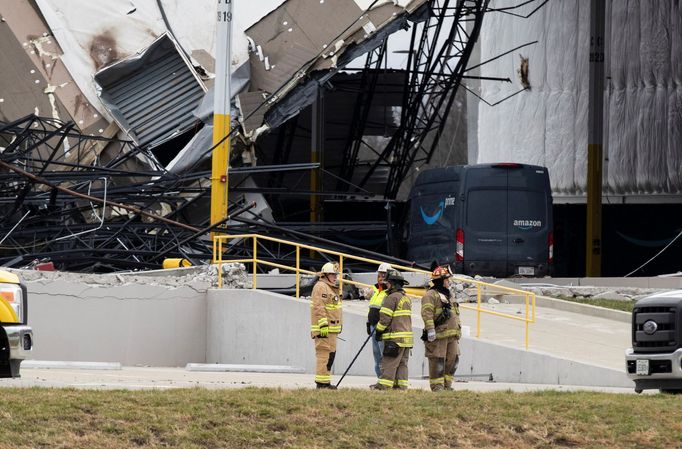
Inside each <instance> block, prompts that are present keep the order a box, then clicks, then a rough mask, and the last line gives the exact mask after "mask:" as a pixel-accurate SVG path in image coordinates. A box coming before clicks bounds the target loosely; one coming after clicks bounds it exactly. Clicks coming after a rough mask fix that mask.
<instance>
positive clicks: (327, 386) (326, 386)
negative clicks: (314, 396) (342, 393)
mask: <svg viewBox="0 0 682 449" xmlns="http://www.w3.org/2000/svg"><path fill="white" fill-rule="evenodd" d="M315 384H317V388H318V389H324V390H336V386H335V385H332V384H321V383H319V382H315Z"/></svg>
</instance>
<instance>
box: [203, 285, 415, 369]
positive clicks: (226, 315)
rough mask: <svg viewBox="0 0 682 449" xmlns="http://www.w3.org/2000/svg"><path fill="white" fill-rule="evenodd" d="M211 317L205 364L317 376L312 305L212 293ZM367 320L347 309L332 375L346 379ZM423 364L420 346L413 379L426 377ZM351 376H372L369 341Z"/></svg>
mask: <svg viewBox="0 0 682 449" xmlns="http://www.w3.org/2000/svg"><path fill="white" fill-rule="evenodd" d="M264 315H266V316H267V317H268V318H266V321H264ZM208 317H209V318H208V338H207V342H208V348H207V351H206V361H207V363H242V364H254V365H261V364H270V365H291V366H300V367H302V368H304V369H305V370H306V372H308V373H314V372H315V347H314V343H313V340H312V339H311V338H310V301H308V300H303V299H295V298H290V297H285V296H282V295H277V294H275V293H269V292H263V291H254V290H209V291H208ZM366 321H367V320H366V315H365V314H364V313H363V314H360V313H356V312H352V311H346V310H344V314H343V332H342V333H341V336H340V337H341V338H342V339H343V340H344V341H342V340H339V341H338V343H337V350H336V362H335V363H334V368H333V373H334V374H339V375H340V374H343V372H344V371H345V369H346V367H347V366H348V365H349V364H350V362H351V360H352V359H353V357H354V356H355V354H356V353H357V351H358V350H359V349H360V347H361V346H362V344H363V342H364V341H365V340H366V339H367V332H366V327H365V322H366ZM414 331H415V334H416V335H421V330H420V329H417V328H415V329H414ZM424 361H425V359H424V345H423V344H421V341H420V342H419V343H418V344H417V345H416V348H415V349H414V351H413V353H412V356H411V357H410V362H409V370H410V373H411V374H410V375H411V376H412V375H421V374H422V373H424V374H425V373H426V371H424V369H425V367H424ZM348 373H349V374H355V375H367V376H374V359H373V358H372V349H371V342H367V346H366V347H365V349H364V350H363V351H362V353H361V354H360V356H359V357H358V359H357V360H356V362H355V363H354V364H353V367H352V368H351V370H350V371H349V372H348Z"/></svg>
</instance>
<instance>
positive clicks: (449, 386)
mask: <svg viewBox="0 0 682 449" xmlns="http://www.w3.org/2000/svg"><path fill="white" fill-rule="evenodd" d="M444 390H445V391H455V389H454V388H452V385H446V386H445V388H444Z"/></svg>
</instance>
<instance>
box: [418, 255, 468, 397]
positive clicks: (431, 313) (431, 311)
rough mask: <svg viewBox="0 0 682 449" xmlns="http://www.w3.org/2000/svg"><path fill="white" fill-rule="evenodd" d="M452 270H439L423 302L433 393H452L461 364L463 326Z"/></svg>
mask: <svg viewBox="0 0 682 449" xmlns="http://www.w3.org/2000/svg"><path fill="white" fill-rule="evenodd" d="M451 276H452V272H451V271H450V268H449V267H448V266H441V267H437V268H436V269H435V270H433V273H431V283H432V284H433V287H431V288H430V289H429V290H427V291H426V294H425V295H424V297H423V298H422V310H421V312H422V319H423V320H424V334H423V335H422V340H424V345H425V346H426V357H427V358H428V359H429V384H430V386H431V390H432V391H441V390H452V382H453V380H454V375H455V370H456V369H457V364H458V362H459V338H460V336H461V335H462V326H461V324H460V320H459V305H458V304H457V301H455V298H453V297H452V296H451V294H450V289H449V286H450V277H451Z"/></svg>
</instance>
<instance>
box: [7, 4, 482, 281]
mask: <svg viewBox="0 0 682 449" xmlns="http://www.w3.org/2000/svg"><path fill="white" fill-rule="evenodd" d="M214 3H215V2H214V1H211V0H203V1H201V2H191V1H189V0H163V1H162V0H159V1H157V2H156V5H154V4H153V2H146V3H142V2H139V3H138V2H135V1H129V0H117V1H114V2H108V4H107V6H106V7H105V6H101V5H98V4H94V3H93V2H82V1H78V0H69V1H56V0H35V1H33V0H10V1H8V2H3V5H2V6H0V16H1V20H0V38H1V39H0V59H1V61H0V67H3V68H2V69H0V88H1V89H2V90H1V91H0V92H1V93H0V97H1V98H0V148H1V150H2V158H1V159H0V167H1V168H0V170H1V171H0V173H1V175H0V183H1V187H0V188H1V192H2V195H1V196H0V201H2V202H3V205H4V208H3V209H4V212H3V214H2V222H1V223H0V239H1V243H0V263H2V264H3V265H5V266H10V267H23V266H27V265H29V264H35V263H41V262H48V261H50V262H52V263H54V264H55V265H57V267H58V268H60V269H66V270H75V271H112V270H126V269H148V268H156V267H159V266H160V264H161V261H162V260H163V258H165V257H181V258H186V259H189V260H190V261H192V262H194V263H202V262H206V261H209V260H210V258H211V255H212V245H211V241H210V238H209V233H210V232H211V231H214V230H216V226H213V227H211V226H209V195H210V157H211V151H212V149H213V147H212V140H211V137H212V122H211V118H212V95H213V91H212V89H211V87H212V79H213V76H214V75H213V72H214V71H215V58H214V51H215V50H214V49H213V48H212V47H214V46H215V42H214V37H213V33H214V31H213V30H215V23H214V22H213V20H214V13H212V12H211V11H212V8H213V9H214V8H215V5H214ZM187 11H192V14H191V15H190V16H188V15H187ZM487 11H489V10H488V1H464V0H459V1H454V0H453V1H448V0H429V1H427V0H400V1H369V0H348V1H344V2H324V1H321V2H312V3H311V2H306V1H305V0H288V1H277V0H272V1H268V2H258V5H257V6H254V5H249V6H248V7H246V6H245V5H240V2H235V19H234V20H235V24H236V27H237V28H238V29H237V30H236V32H235V33H234V34H235V36H234V42H233V44H232V45H233V49H234V56H233V58H232V61H231V63H232V84H233V86H235V87H236V89H235V92H236V95H235V96H234V98H233V114H232V116H233V117H234V118H235V120H234V122H233V127H234V131H233V135H232V151H231V158H230V169H229V177H230V181H229V182H230V209H229V212H230V217H229V221H228V220H225V221H224V222H223V223H220V224H219V225H220V227H221V228H222V229H223V230H227V231H228V232H268V233H269V234H271V235H272V234H274V235H282V236H286V237H287V238H291V239H294V240H306V241H310V239H312V240H313V241H316V242H318V243H322V244H324V245H326V246H336V247H345V248H348V245H354V246H360V247H362V248H364V249H366V250H374V251H380V252H382V253H384V254H389V253H390V254H395V255H399V248H398V246H399V244H398V243H397V242H396V240H397V239H395V238H393V237H392V234H393V233H394V232H398V231H396V226H394V224H395V222H396V221H397V215H398V214H399V212H400V211H399V207H398V208H397V209H398V210H393V209H394V206H395V204H396V203H395V200H396V198H399V197H400V195H401V194H402V195H403V196H404V189H405V180H406V179H410V177H411V176H412V175H413V174H414V168H415V167H417V168H419V167H422V166H428V164H429V163H430V162H432V159H433V157H434V153H436V150H437V148H438V144H439V142H440V141H441V138H442V136H443V134H444V133H445V134H446V135H447V138H448V145H449V147H452V146H453V142H454V141H455V140H459V141H465V139H466V137H465V133H460V134H453V133H452V132H451V131H450V130H448V129H447V127H446V123H447V118H448V112H450V110H451V109H452V108H453V105H455V109H457V107H458V106H457V105H460V106H459V107H461V104H462V103H464V102H462V101H461V98H460V100H459V101H457V97H456V95H457V92H458V88H459V87H460V85H461V83H462V79H463V78H465V77H466V75H465V73H466V72H467V70H468V62H469V59H470V56H471V54H472V51H473V47H474V44H475V42H476V38H477V36H478V33H479V31H480V27H481V23H482V20H483V16H484V13H486V12H487ZM188 18H191V20H184V19H188ZM76 23H77V24H78V26H73V25H74V24H76ZM395 36H398V37H397V38H396V40H395V42H397V43H392V42H393V41H391V39H393V38H394V37H395ZM459 112H460V113H462V112H463V111H462V110H460V111H459ZM460 115H461V114H460ZM451 117H452V114H451ZM456 119H457V120H459V119H462V118H461V117H456ZM463 128H465V127H463ZM448 132H450V134H447V133H448ZM463 136H464V137H463ZM460 147H462V148H464V150H461V149H460V152H462V151H463V152H464V154H465V152H466V149H465V148H466V142H464V143H463V144H460ZM448 162H450V163H463V162H466V159H462V158H461V157H460V158H459V159H458V158H457V157H453V158H452V159H451V160H449V161H448ZM401 189H402V193H401ZM349 204H353V205H354V206H353V208H352V210H353V213H349V211H350V210H351V209H350V208H349ZM377 206H379V207H377ZM330 236H334V237H335V238H334V240H336V241H337V242H332V241H331V240H329V237H330ZM338 245H341V246H338ZM344 245H345V246H344ZM243 250H244V249H240V248H235V251H243ZM271 256H272V258H281V257H283V255H281V254H276V249H271Z"/></svg>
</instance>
